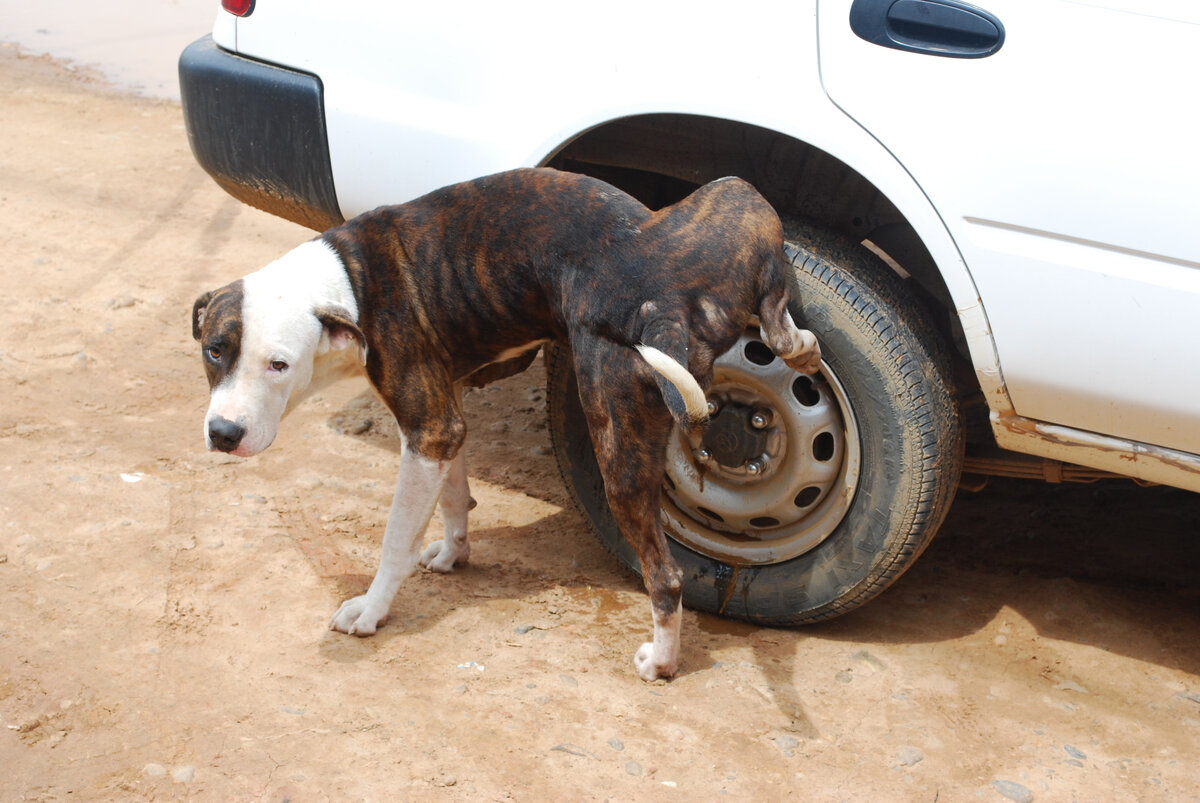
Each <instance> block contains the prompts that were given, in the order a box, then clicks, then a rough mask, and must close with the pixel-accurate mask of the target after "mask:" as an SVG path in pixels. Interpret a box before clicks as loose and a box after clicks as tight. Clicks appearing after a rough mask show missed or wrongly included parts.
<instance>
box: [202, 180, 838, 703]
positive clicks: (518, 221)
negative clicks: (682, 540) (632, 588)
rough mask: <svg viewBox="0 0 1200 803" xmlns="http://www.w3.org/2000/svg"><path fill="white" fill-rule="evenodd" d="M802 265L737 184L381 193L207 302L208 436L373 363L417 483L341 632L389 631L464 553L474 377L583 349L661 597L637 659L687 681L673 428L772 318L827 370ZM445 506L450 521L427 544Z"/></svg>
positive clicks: (805, 360) (408, 488)
mask: <svg viewBox="0 0 1200 803" xmlns="http://www.w3.org/2000/svg"><path fill="white" fill-rule="evenodd" d="M784 259H785V257H784V252H783V232H782V227H781V226H780V223H779V218H778V217H777V216H776V214H775V212H774V210H773V209H772V208H771V206H770V205H769V204H768V203H767V202H766V201H765V200H763V198H762V197H761V196H760V195H759V194H758V193H757V192H756V191H755V190H754V189H753V188H752V187H751V186H750V185H749V184H747V183H746V182H744V181H741V180H738V179H723V180H721V181H717V182H713V183H712V184H708V185H706V186H704V187H702V188H700V189H699V190H697V191H696V192H695V193H693V194H692V195H690V196H689V197H687V198H685V199H684V200H683V201H681V202H679V203H678V204H675V205H674V206H671V207H668V208H666V209H663V210H661V211H659V212H651V211H650V210H649V209H647V208H646V207H645V206H643V205H642V204H641V203H639V202H638V201H636V200H634V199H633V198H631V197H630V196H628V195H626V194H624V193H622V192H620V191H619V190H617V189H615V188H614V187H611V186H609V185H608V184H605V183H603V182H601V181H597V180H595V179H591V178H587V177H584V176H579V175H574V174H570V173H560V172H557V171H553V170H546V169H530V170H516V171H512V172H508V173H501V174H498V175H494V176H489V177H486V178H481V179H478V180H475V181H470V182H466V183H464V184H458V185H455V186H452V187H447V188H445V189H442V190H438V191H437V192H434V193H431V194H430V195H427V196H425V197H423V198H419V199H417V200H415V201H412V202H410V203H407V204H403V205H400V206H391V207H381V208H380V209H376V210H375V211H373V212H369V213H366V214H364V215H361V216H359V217H357V218H355V219H353V220H351V221H349V222H347V223H345V224H343V225H341V226H338V227H336V228H333V229H330V230H329V231H327V232H326V233H325V234H324V235H322V236H321V237H319V238H317V239H315V240H313V241H311V242H308V243H305V244H304V245H301V246H299V247H298V248H296V249H295V250H293V251H291V252H290V253H288V254H287V255H285V256H284V257H282V258H281V259H279V260H277V261H275V262H273V263H271V264H270V265H267V266H266V267H265V268H263V269H262V270H260V271H258V272H257V273H252V274H250V275H248V276H246V277H244V278H243V279H240V280H238V281H235V282H233V283H232V284H229V285H226V286H225V287H222V288H220V289H219V290H215V291H213V292H210V293H205V294H204V295H202V296H201V297H200V298H198V299H197V300H196V304H195V307H194V309H193V321H192V331H193V335H194V336H195V338H196V339H197V340H199V341H200V343H201V347H202V351H203V358H204V366H205V370H206V372H207V374H208V382H209V386H210V388H211V391H212V396H211V402H210V405H209V408H208V415H207V416H206V417H205V422H204V431H205V438H206V439H207V442H208V446H209V448H210V449H217V450H220V451H223V452H228V453H230V454H234V455H239V456H244V457H245V456H250V455H253V454H257V453H258V452H261V451H262V450H264V449H266V448H267V447H268V446H270V445H271V442H272V440H274V438H275V434H276V430H277V429H278V426H279V421H280V419H281V418H282V417H283V415H284V414H285V413H287V411H288V410H289V409H291V408H292V407H293V406H294V405H295V404H296V403H297V402H298V401H300V400H301V399H302V398H304V397H305V396H306V395H308V394H309V393H311V392H312V391H314V390H316V389H317V388H319V387H321V386H322V385H325V384H327V383H329V382H330V381H332V380H335V379H338V378H341V377H343V376H346V375H349V374H352V373H355V372H361V371H364V370H365V372H366V375H367V377H368V378H369V379H370V381H371V383H372V384H373V385H374V387H375V389H376V390H377V391H378V393H379V394H380V396H381V397H382V398H383V400H384V402H385V403H386V404H387V405H388V407H389V408H390V409H391V411H392V413H393V414H394V415H395V416H396V420H397V422H398V423H399V426H400V432H401V435H402V440H403V444H402V446H403V451H402V458H401V461H400V477H399V480H398V482H397V484H396V492H395V496H394V498H393V501H392V508H391V512H390V513H389V515H388V522H387V528H386V530H385V532H384V536H383V548H382V554H381V557H380V565H379V571H378V572H377V573H376V575H375V578H374V580H372V582H371V585H370V587H369V588H368V589H367V592H366V593H365V594H363V595H361V596H358V597H355V598H353V599H351V600H348V601H346V602H345V603H343V604H342V606H341V608H340V609H339V610H338V611H337V613H336V614H334V617H333V621H332V623H331V627H332V628H333V629H335V630H339V631H341V632H344V633H351V634H355V635H360V636H366V635H370V634H372V633H374V632H375V630H376V628H377V627H379V626H380V624H382V623H383V621H384V620H385V619H386V618H387V615H388V609H389V607H390V606H391V604H392V599H393V598H394V597H395V595H396V592H397V590H398V589H399V587H400V584H401V582H402V581H403V580H404V579H405V578H406V577H407V576H408V575H409V574H410V573H411V572H412V571H413V570H414V569H415V567H416V565H417V563H418V562H420V564H421V565H423V566H426V567H428V568H429V569H432V570H434V571H439V572H448V571H450V570H452V569H453V567H454V566H455V565H456V564H459V563H463V562H465V561H466V560H467V556H468V553H469V545H468V541H467V512H468V510H469V509H470V507H471V504H472V503H471V497H470V492H469V490H468V488H467V469H466V465H465V463H464V460H463V453H462V444H463V439H464V437H465V436H466V429H467V427H466V423H465V421H464V419H463V411H462V389H463V387H464V386H477V385H482V384H486V383H487V382H490V381H493V380H495V379H499V378H502V377H505V376H509V375H511V374H514V373H516V372H518V371H521V370H523V369H524V368H526V367H527V366H528V365H529V364H530V363H531V362H532V360H533V357H534V355H535V354H536V352H537V349H538V347H539V346H540V345H541V344H542V343H544V342H546V341H548V340H551V339H554V340H559V341H563V342H565V343H567V344H569V345H570V348H571V351H572V354H573V359H574V366H575V371H576V374H577V377H578V381H579V394H580V398H581V401H582V403H583V408H584V411H585V413H586V415H587V421H588V426H589V428H590V430H591V435H592V442H593V445H594V447H595V451H596V456H597V458H598V459H599V465H600V469H601V472H602V474H603V477H604V484H605V492H606V494H607V497H608V501H609V505H610V507H611V508H612V512H613V515H614V517H615V519H616V521H617V523H618V525H619V526H620V528H621V532H622V534H623V535H624V537H625V538H627V539H628V540H629V542H630V543H631V544H632V545H633V547H634V549H635V550H636V551H637V554H638V557H639V559H640V561H641V566H642V576H643V578H644V581H645V585H646V589H647V591H648V592H649V594H650V600H651V605H652V612H653V620H654V640H653V642H650V643H647V644H643V645H642V646H641V647H640V648H639V649H638V650H637V652H636V654H635V656H634V664H635V666H636V668H637V672H638V674H639V675H640V676H641V677H642V678H644V679H646V680H653V679H655V678H657V677H670V676H671V675H673V674H674V673H675V672H676V670H677V668H678V663H679V626H680V596H681V590H682V577H681V573H680V570H679V568H678V566H677V565H676V563H675V561H674V560H673V559H672V557H671V553H670V550H669V548H668V546H667V541H666V539H665V537H664V535H663V531H662V527H661V525H660V523H659V516H658V511H659V505H660V497H659V495H660V488H661V486H662V480H663V472H664V460H665V451H666V444H667V439H668V437H669V435H670V432H671V428H672V427H674V426H680V427H683V428H684V429H685V430H686V431H687V432H688V433H689V434H690V435H693V436H698V434H699V432H700V430H701V428H702V427H703V424H704V422H705V421H706V418H707V403H706V400H705V395H704V391H703V389H702V388H703V387H704V386H705V385H707V383H708V382H709V381H711V377H712V364H713V360H714V359H715V357H716V356H718V355H719V354H721V353H722V352H723V351H725V350H726V349H728V348H729V347H730V346H732V345H733V344H734V342H735V341H736V340H737V339H738V337H739V336H740V335H741V334H742V333H743V332H744V331H745V330H746V327H747V326H748V325H750V324H751V322H752V318H753V317H754V316H757V317H758V322H759V325H760V327H761V330H762V334H763V338H764V340H765V341H766V343H767V344H768V345H769V346H770V347H771V348H772V349H773V350H774V351H775V352H776V353H777V354H778V355H779V356H781V357H782V358H783V359H784V360H786V361H787V363H788V364H789V365H791V366H792V367H793V368H795V369H796V370H799V371H803V372H806V373H812V372H814V371H816V370H817V369H818V367H819V364H820V351H819V349H818V347H817V343H816V339H815V338H814V337H813V336H812V334H811V333H810V332H807V331H804V330H801V329H799V328H797V326H796V324H795V323H794V322H793V320H792V317H791V315H790V314H789V312H788V309H787V303H788V290H787V283H786V281H785V274H784V269H785V268H784V266H785V261H784ZM439 500H440V504H441V510H442V516H443V518H444V520H445V536H444V538H442V539H441V540H440V541H436V542H435V543H433V544H431V545H430V546H429V547H428V548H427V549H425V550H424V551H423V552H421V551H420V545H421V541H422V537H423V534H424V532H425V529H426V526H427V525H428V523H429V519H430V516H432V514H433V509H434V505H435V504H438V502H439Z"/></svg>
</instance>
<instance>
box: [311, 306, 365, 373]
mask: <svg viewBox="0 0 1200 803" xmlns="http://www.w3.org/2000/svg"><path fill="white" fill-rule="evenodd" d="M314 313H315V314H316V316H317V320H318V321H320V322H321V326H322V327H323V328H324V330H325V331H324V332H323V333H322V340H323V341H325V342H327V343H328V346H329V348H330V349H332V350H334V351H338V350H341V349H348V348H350V347H351V346H357V347H358V357H359V360H360V361H361V362H362V364H363V365H366V364H367V338H366V336H365V335H364V334H363V333H362V330H361V329H359V328H358V324H356V323H355V322H354V321H352V320H351V319H350V313H349V312H347V311H346V310H345V309H343V308H342V307H321V308H319V309H317V310H314Z"/></svg>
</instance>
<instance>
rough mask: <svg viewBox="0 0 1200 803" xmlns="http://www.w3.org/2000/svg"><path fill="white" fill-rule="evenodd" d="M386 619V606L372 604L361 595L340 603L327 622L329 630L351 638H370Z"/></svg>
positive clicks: (365, 596) (364, 595)
mask: <svg viewBox="0 0 1200 803" xmlns="http://www.w3.org/2000/svg"><path fill="white" fill-rule="evenodd" d="M387 617H388V609H387V606H386V605H380V604H379V603H376V602H372V601H371V600H369V599H367V595H366V594H363V595H361V596H358V597H354V598H353V599H348V600H346V601H345V602H343V603H342V607H340V608H338V611H337V613H335V614H334V615H333V619H332V621H330V622H329V629H330V630H337V631H338V632H341V633H346V634H348V635H351V636H371V635H374V634H375V631H376V630H377V629H378V628H379V626H380V625H382V624H383V623H384V622H386V621H387Z"/></svg>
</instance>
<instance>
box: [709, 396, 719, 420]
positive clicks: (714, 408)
mask: <svg viewBox="0 0 1200 803" xmlns="http://www.w3.org/2000/svg"><path fill="white" fill-rule="evenodd" d="M720 409H721V408H720V406H719V405H718V404H717V403H716V402H715V401H713V400H712V399H709V400H708V415H709V417H712V416H714V415H716V414H717V410H720Z"/></svg>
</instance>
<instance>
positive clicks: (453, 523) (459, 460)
mask: <svg viewBox="0 0 1200 803" xmlns="http://www.w3.org/2000/svg"><path fill="white" fill-rule="evenodd" d="M439 505H440V507H441V511H442V523H443V525H444V527H445V531H444V534H443V536H442V539H441V540H440V541H434V542H433V543H432V544H430V545H429V546H427V547H425V550H424V551H423V552H422V553H421V559H420V562H421V565H422V566H424V567H425V568H426V569H429V570H430V571H434V572H449V571H453V570H454V567H455V566H459V565H461V564H464V563H466V562H467V559H468V558H470V557H471V543H470V541H468V540H467V514H468V513H469V512H470V510H471V508H473V507H475V500H474V499H472V498H471V488H470V485H469V484H468V481H467V457H466V452H465V451H464V450H462V449H460V450H459V452H458V454H457V455H456V456H455V458H454V461H453V462H451V464H450V474H449V475H448V476H447V477H446V485H445V487H443V488H442V498H441V501H440V503H439Z"/></svg>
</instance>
